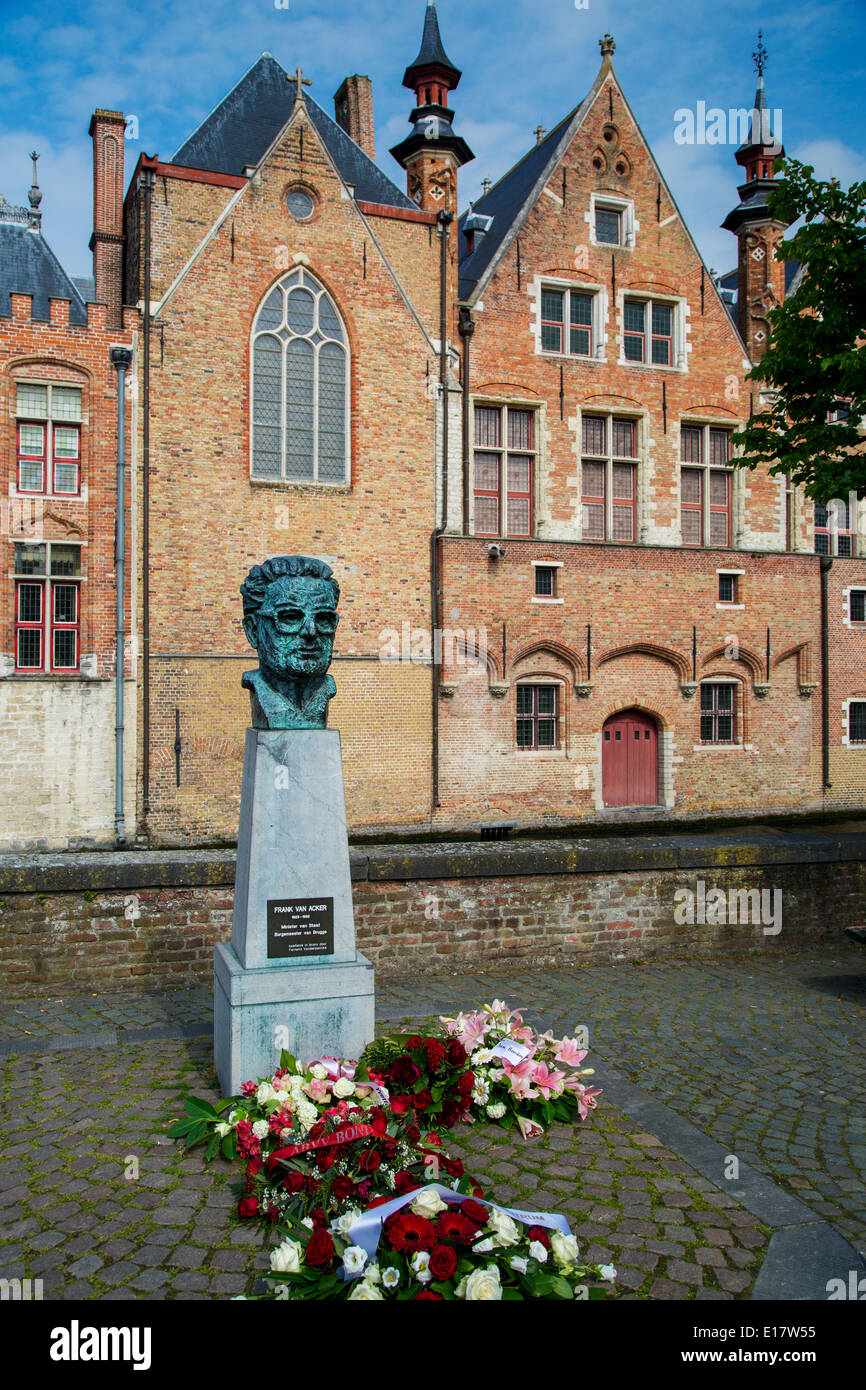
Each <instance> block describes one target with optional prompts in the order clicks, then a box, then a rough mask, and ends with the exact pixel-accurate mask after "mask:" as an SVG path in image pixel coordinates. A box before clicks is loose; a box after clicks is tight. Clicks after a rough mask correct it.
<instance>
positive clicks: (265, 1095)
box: [256, 1081, 279, 1105]
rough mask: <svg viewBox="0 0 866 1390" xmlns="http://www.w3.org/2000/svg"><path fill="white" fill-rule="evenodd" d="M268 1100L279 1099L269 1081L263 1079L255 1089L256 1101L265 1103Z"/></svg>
mask: <svg viewBox="0 0 866 1390" xmlns="http://www.w3.org/2000/svg"><path fill="white" fill-rule="evenodd" d="M269 1100H279V1096H278V1095H277V1093H276V1091H275V1090H274V1088H273V1086H272V1085H271V1083H270V1081H263V1082H262V1084H261V1086H260V1087H259V1089H258V1090H257V1091H256V1102H257V1104H259V1105H267V1103H268V1101H269Z"/></svg>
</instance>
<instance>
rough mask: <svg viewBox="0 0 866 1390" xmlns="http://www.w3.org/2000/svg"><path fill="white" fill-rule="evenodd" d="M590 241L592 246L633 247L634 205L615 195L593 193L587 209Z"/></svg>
mask: <svg viewBox="0 0 866 1390" xmlns="http://www.w3.org/2000/svg"><path fill="white" fill-rule="evenodd" d="M589 225H590V240H591V241H592V243H593V245H594V246H622V247H625V248H627V249H628V248H631V247H633V246H634V241H635V231H636V229H637V223H636V222H635V216H634V203H633V202H632V201H631V199H630V198H618V197H617V196H616V194H615V193H593V194H592V195H591V198H590V209H589Z"/></svg>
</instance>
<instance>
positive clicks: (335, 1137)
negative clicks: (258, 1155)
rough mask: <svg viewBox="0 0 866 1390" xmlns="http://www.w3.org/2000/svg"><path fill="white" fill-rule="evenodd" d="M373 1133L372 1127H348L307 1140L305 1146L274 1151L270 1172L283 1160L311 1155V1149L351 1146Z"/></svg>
mask: <svg viewBox="0 0 866 1390" xmlns="http://www.w3.org/2000/svg"><path fill="white" fill-rule="evenodd" d="M372 1133H373V1126H372V1125H348V1126H347V1127H346V1128H345V1129H338V1130H335V1131H334V1133H333V1134H323V1135H322V1136H321V1138H319V1139H306V1140H305V1141H304V1142H303V1144H289V1145H288V1146H287V1147H286V1148H285V1149H274V1152H273V1153H272V1154H271V1156H270V1158H269V1159H268V1172H269V1173H272V1172H273V1171H274V1168H275V1166H276V1165H277V1163H279V1162H280V1160H281V1159H287V1158H297V1156H298V1154H305V1153H309V1152H310V1150H311V1149H327V1148H328V1147H329V1145H331V1144H350V1143H351V1142H352V1140H353V1139H366V1138H368V1137H369V1135H371V1134H372Z"/></svg>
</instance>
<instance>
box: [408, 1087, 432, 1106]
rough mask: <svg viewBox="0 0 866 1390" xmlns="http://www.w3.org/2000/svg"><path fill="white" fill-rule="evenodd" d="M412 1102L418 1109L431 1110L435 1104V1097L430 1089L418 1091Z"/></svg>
mask: <svg viewBox="0 0 866 1390" xmlns="http://www.w3.org/2000/svg"><path fill="white" fill-rule="evenodd" d="M412 1104H413V1105H414V1107H415V1109H416V1110H429V1108H430V1106H431V1105H432V1104H433V1097H432V1096H431V1094H430V1092H429V1091H416V1092H415V1094H414V1096H413V1097H412Z"/></svg>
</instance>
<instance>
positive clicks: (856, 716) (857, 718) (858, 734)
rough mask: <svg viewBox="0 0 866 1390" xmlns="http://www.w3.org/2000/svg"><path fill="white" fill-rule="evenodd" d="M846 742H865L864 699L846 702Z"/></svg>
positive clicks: (865, 713) (865, 719) (865, 708)
mask: <svg viewBox="0 0 866 1390" xmlns="http://www.w3.org/2000/svg"><path fill="white" fill-rule="evenodd" d="M848 742H849V743H866V700H850V701H849V703H848Z"/></svg>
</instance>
